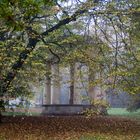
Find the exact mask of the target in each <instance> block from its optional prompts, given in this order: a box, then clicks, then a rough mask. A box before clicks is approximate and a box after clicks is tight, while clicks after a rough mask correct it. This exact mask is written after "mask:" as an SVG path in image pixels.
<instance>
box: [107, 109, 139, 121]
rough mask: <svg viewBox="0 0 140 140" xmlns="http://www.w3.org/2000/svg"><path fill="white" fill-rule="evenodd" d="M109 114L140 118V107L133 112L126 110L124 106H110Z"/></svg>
mask: <svg viewBox="0 0 140 140" xmlns="http://www.w3.org/2000/svg"><path fill="white" fill-rule="evenodd" d="M108 113H109V115H111V116H112V115H113V116H120V117H130V118H139V119H140V109H139V110H137V111H135V112H128V111H127V110H126V108H110V109H109V110H108Z"/></svg>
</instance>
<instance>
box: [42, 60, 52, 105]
mask: <svg viewBox="0 0 140 140" xmlns="http://www.w3.org/2000/svg"><path fill="white" fill-rule="evenodd" d="M46 66H47V72H46V79H45V94H44V100H43V103H44V104H51V63H49V62H48V63H47V64H46Z"/></svg>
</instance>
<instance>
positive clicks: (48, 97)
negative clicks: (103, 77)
mask: <svg viewBox="0 0 140 140" xmlns="http://www.w3.org/2000/svg"><path fill="white" fill-rule="evenodd" d="M72 68H73V69H71V67H69V68H67V70H68V71H69V72H68V73H67V75H66V74H65V70H66V69H65V68H62V67H60V65H59V64H56V63H55V64H51V63H48V65H47V73H46V81H45V94H44V98H45V99H44V101H43V104H47V105H58V104H62V103H61V99H60V98H61V96H62V94H61V92H62V88H63V87H62V83H63V81H62V80H63V79H64V78H62V77H65V76H67V77H69V79H67V80H66V81H65V84H66V83H67V91H66V94H65V96H68V98H69V100H68V102H67V103H66V104H75V105H76V104H83V103H82V100H83V99H82V98H83V97H82V96H83V93H84V92H87V94H84V96H85V95H86V96H88V97H89V98H90V99H91V100H94V99H105V92H104V90H103V89H102V88H101V86H100V85H96V86H95V85H92V84H91V83H92V82H93V81H94V80H97V79H98V78H99V74H98V73H96V74H95V73H92V72H91V71H90V70H89V68H86V70H85V71H86V73H85V71H84V73H83V75H84V76H85V77H87V81H86V80H83V79H82V77H81V72H82V69H81V63H79V62H77V63H74V64H73V65H72ZM88 77H89V78H88ZM85 88H86V89H85ZM70 100H71V101H70ZM88 102H89V101H87V103H88ZM88 104H89V103H88Z"/></svg>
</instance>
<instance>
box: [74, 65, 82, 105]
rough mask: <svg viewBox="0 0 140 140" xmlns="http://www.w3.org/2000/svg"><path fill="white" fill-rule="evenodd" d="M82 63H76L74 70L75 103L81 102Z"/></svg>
mask: <svg viewBox="0 0 140 140" xmlns="http://www.w3.org/2000/svg"><path fill="white" fill-rule="evenodd" d="M79 66H80V63H75V72H74V104H81V94H80V93H81V89H80V75H79V72H80V67H79Z"/></svg>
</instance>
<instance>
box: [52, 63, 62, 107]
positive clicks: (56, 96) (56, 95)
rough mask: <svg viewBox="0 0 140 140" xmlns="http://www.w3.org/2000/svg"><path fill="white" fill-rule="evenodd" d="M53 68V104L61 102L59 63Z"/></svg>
mask: <svg viewBox="0 0 140 140" xmlns="http://www.w3.org/2000/svg"><path fill="white" fill-rule="evenodd" d="M51 70H52V81H51V104H60V78H59V64H53V65H52V68H51Z"/></svg>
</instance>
